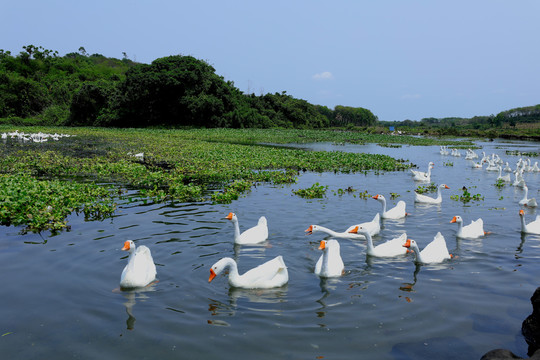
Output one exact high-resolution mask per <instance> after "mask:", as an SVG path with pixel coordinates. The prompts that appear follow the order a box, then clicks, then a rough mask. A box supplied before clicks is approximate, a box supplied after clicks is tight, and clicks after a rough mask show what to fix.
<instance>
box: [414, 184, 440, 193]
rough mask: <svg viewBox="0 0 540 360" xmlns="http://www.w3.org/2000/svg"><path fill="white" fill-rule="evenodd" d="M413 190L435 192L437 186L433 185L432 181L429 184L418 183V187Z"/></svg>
mask: <svg viewBox="0 0 540 360" xmlns="http://www.w3.org/2000/svg"><path fill="white" fill-rule="evenodd" d="M414 191H415V192H417V193H419V194H424V193H430V192H436V191H437V186H436V185H435V183H434V182H432V183H431V184H429V185H418V187H417V188H416V190H414Z"/></svg>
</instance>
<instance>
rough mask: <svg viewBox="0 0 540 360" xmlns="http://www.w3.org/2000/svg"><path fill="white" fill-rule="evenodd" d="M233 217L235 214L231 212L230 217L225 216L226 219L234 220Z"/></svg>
mask: <svg viewBox="0 0 540 360" xmlns="http://www.w3.org/2000/svg"><path fill="white" fill-rule="evenodd" d="M233 215H234V214H233V213H232V212H230V213H229V215H227V216H225V219H227V220H232V217H233Z"/></svg>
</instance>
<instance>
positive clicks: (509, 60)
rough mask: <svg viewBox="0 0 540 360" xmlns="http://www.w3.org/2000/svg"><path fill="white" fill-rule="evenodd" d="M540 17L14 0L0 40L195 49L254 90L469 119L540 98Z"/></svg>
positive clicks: (525, 4) (417, 5)
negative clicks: (539, 19)
mask: <svg viewBox="0 0 540 360" xmlns="http://www.w3.org/2000/svg"><path fill="white" fill-rule="evenodd" d="M539 14H540V1H538V0H518V1H516V0H505V1H503V0H454V1H437V0H423V1H421V0H410V1H405V0H388V1H384V0H381V1H374V0H366V1H364V0H361V1H360V0H357V1H346V0H341V1H332V2H330V1H317V0H301V1H294V0H289V1H282V0H274V1H264V2H262V1H255V0H251V1H234V0H229V1H223V0H211V1H181V0H157V1H142V0H130V1H125V0H94V1H85V2H82V1H73V0H47V1H44V0H19V1H9V2H6V3H5V4H3V5H2V21H1V22H0V33H1V34H3V36H2V41H1V42H0V48H1V49H4V50H9V51H11V52H12V54H18V53H19V52H20V51H22V46H24V45H28V44H32V45H36V46H43V47H44V48H46V49H51V50H57V51H58V52H59V53H60V55H65V54H66V53H69V52H76V51H78V49H79V47H81V46H83V47H84V48H85V49H86V51H87V52H88V53H89V54H94V53H100V54H103V55H105V56H109V57H116V58H122V56H123V55H122V53H123V52H125V53H126V54H127V56H128V57H129V58H130V59H132V60H135V61H138V62H144V63H150V62H152V61H153V60H155V59H157V58H160V57H164V56H169V55H178V54H181V55H192V56H195V57H196V58H199V59H203V60H206V61H207V62H208V63H210V64H211V65H212V66H214V68H215V69H216V72H217V73H218V74H219V75H221V76H223V77H224V78H225V79H226V80H230V81H233V82H234V83H235V85H236V87H238V88H239V89H240V90H242V91H244V92H248V91H249V92H253V93H255V94H257V95H260V94H261V93H268V92H271V93H274V92H282V91H286V92H287V94H289V95H292V96H294V97H296V98H300V99H305V100H307V101H309V102H310V103H313V104H320V105H326V106H328V107H330V108H333V107H334V106H336V105H345V106H354V107H364V108H367V109H369V110H371V111H372V112H373V113H374V114H375V115H377V116H378V117H379V119H380V120H405V119H410V120H420V119H422V118H425V117H432V116H433V117H439V118H441V117H449V116H458V117H472V116H475V115H490V114H497V113H498V112H500V111H503V110H508V109H511V108H515V107H521V106H529V105H536V104H540V44H539V36H540V21H538V18H539Z"/></svg>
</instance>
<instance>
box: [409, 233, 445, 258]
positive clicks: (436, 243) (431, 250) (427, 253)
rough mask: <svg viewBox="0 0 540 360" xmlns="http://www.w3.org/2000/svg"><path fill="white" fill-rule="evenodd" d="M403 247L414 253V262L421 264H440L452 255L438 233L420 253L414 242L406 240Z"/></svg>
mask: <svg viewBox="0 0 540 360" xmlns="http://www.w3.org/2000/svg"><path fill="white" fill-rule="evenodd" d="M403 246H404V247H406V248H408V249H411V250H412V251H414V254H415V255H416V262H417V263H421V264H434V263H440V262H442V261H444V260H446V259H450V258H451V257H452V255H450V253H448V248H447V247H446V241H445V240H444V237H443V236H442V234H441V233H440V232H438V233H437V235H435V238H434V239H433V241H432V242H430V243H429V244H428V245H427V246H426V247H425V248H424V249H423V250H422V251H420V249H419V248H418V245H417V244H416V241H414V240H411V239H407V241H406V242H405V244H404V245H403Z"/></svg>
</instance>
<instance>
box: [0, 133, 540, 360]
mask: <svg viewBox="0 0 540 360" xmlns="http://www.w3.org/2000/svg"><path fill="white" fill-rule="evenodd" d="M479 145H481V146H483V149H482V150H483V151H486V153H488V154H491V153H494V152H495V153H497V154H499V155H500V156H501V157H502V158H503V159H504V160H505V161H509V162H510V164H511V166H512V167H513V168H515V164H516V162H517V160H518V157H517V156H510V155H506V153H505V151H506V150H509V149H520V150H527V151H536V152H540V145H539V144H538V143H516V142H514V143H504V142H486V143H479ZM302 147H306V145H302ZM308 147H309V148H311V149H314V150H327V151H334V150H337V151H352V152H373V153H385V154H388V155H391V156H393V157H396V158H404V159H408V160H410V161H411V162H413V163H415V164H418V166H419V167H420V169H421V170H426V166H427V163H428V162H429V161H433V162H435V164H436V165H435V168H434V169H433V174H432V181H434V182H435V183H437V184H441V183H445V184H447V185H448V186H449V187H450V190H446V191H444V192H443V203H442V205H440V206H420V205H415V204H414V202H413V200H414V193H413V190H414V189H416V187H417V185H418V184H417V183H414V181H413V180H412V178H411V176H410V174H409V173H407V172H396V173H383V174H374V173H373V172H370V173H368V174H333V173H323V174H315V173H305V174H303V175H302V176H301V177H300V179H299V182H298V183H297V184H293V185H290V186H283V187H276V186H268V185H262V186H258V187H256V188H254V189H253V190H252V191H251V192H250V193H249V194H248V195H246V196H245V197H243V198H241V199H240V200H238V201H236V202H234V203H233V204H230V205H211V204H208V203H173V204H158V205H142V204H128V203H124V204H122V206H121V207H120V210H119V212H118V216H116V217H115V218H114V219H112V220H107V221H103V222H84V220H83V219H82V218H81V217H77V216H75V215H74V216H73V217H71V218H70V219H69V221H70V224H71V225H72V231H70V232H65V233H62V234H59V235H56V236H50V235H41V236H40V235H39V234H29V235H24V236H22V235H19V230H20V229H18V228H13V227H2V228H0V231H1V234H0V235H1V236H0V271H1V273H2V275H3V280H4V281H3V286H2V288H1V290H0V292H1V293H0V319H2V320H1V322H0V335H2V336H1V337H0V348H1V349H2V350H1V351H2V355H3V357H5V358H6V359H8V358H10V359H31V358H32V359H33V358H35V359H37V358H54V359H74V358H76V359H95V358H103V359H108V358H111V359H112V358H114V359H128V358H129V359H132V358H133V359H211V358H220V359H273V360H275V359H318V358H325V359H352V358H355V359H359V358H361V359H427V358H431V359H434V358H437V359H456V358H463V359H479V358H480V357H481V356H482V355H483V354H484V353H486V352H487V351H489V350H491V349H494V348H507V349H509V350H511V351H513V352H514V353H516V354H518V355H520V356H526V353H527V345H526V343H525V340H524V338H523V337H522V335H521V323H522V321H523V320H524V319H525V317H526V316H527V315H528V314H530V313H531V311H532V308H531V304H530V300H529V298H530V296H531V295H532V293H533V292H534V290H535V289H536V288H537V287H538V286H540V262H539V258H540V237H539V236H535V235H522V234H521V233H520V223H519V215H518V212H519V209H520V206H519V205H518V201H519V200H520V199H521V198H522V197H523V191H522V190H521V189H516V188H514V187H513V186H511V185H507V186H505V187H504V188H502V189H498V188H496V187H495V186H494V185H493V184H494V183H495V180H496V178H497V175H498V173H496V172H493V173H491V172H486V171H485V170H476V169H472V168H471V167H470V162H469V161H466V160H464V155H465V154H464V151H462V154H463V157H461V158H454V157H451V156H444V157H443V156H441V155H440V154H439V148H438V147H412V146H403V147H401V148H383V147H378V146H376V145H364V146H361V145H357V146H353V145H346V146H335V145H332V144H314V145H309V146H308ZM482 150H480V151H482ZM480 151H478V152H480ZM532 160H533V163H534V161H537V160H538V159H537V158H533V159H532ZM449 162H451V163H453V166H448V165H449V164H448V163H449ZM445 163H446V164H447V165H446V166H445V165H444V164H445ZM525 179H526V181H527V184H528V186H529V196H530V197H537V198H538V197H540V194H539V193H538V190H539V189H540V186H539V185H540V181H539V180H540V174H533V173H527V174H526V175H525ZM315 182H319V183H320V184H323V185H328V186H329V189H328V192H327V197H326V198H324V199H318V200H306V199H302V198H300V197H297V196H294V195H293V194H292V190H293V189H298V188H305V187H309V186H311V185H312V184H313V183H315ZM349 186H351V187H353V188H355V189H357V190H359V191H364V190H367V191H368V193H369V194H371V195H374V194H376V193H381V194H383V195H385V196H386V198H389V197H390V193H397V194H399V195H400V196H399V198H398V199H396V200H394V201H390V204H389V206H392V204H393V203H395V202H397V201H398V200H404V201H405V202H406V203H407V211H408V212H409V213H411V216H410V217H407V218H406V219H404V220H399V221H396V220H387V221H383V223H382V231H381V234H380V235H378V236H377V237H375V238H374V241H375V243H378V242H382V241H385V240H388V239H391V238H393V237H396V236H398V235H399V234H401V233H403V232H406V233H407V235H408V237H410V238H412V239H415V240H417V242H418V243H419V246H420V248H423V247H424V246H425V245H426V244H427V243H429V242H430V241H431V240H432V239H433V237H434V235H435V234H436V233H437V232H438V231H440V232H441V233H442V234H443V235H444V237H445V238H446V241H447V245H448V248H449V250H450V252H451V253H453V254H454V256H455V257H454V258H453V259H452V260H450V261H447V262H444V263H442V264H439V265H426V266H416V265H415V264H414V263H413V261H412V256H411V255H408V256H404V257H400V258H394V259H380V258H366V254H365V244H364V242H362V241H355V240H346V239H340V240H339V242H340V244H341V254H342V257H343V260H344V262H345V267H346V274H345V275H344V276H342V277H341V278H338V279H332V280H321V279H319V278H318V277H317V276H315V275H314V274H313V269H314V266H315V262H316V261H317V259H318V257H319V256H320V251H319V250H317V247H318V242H319V241H320V240H321V239H323V237H324V235H323V234H314V235H311V236H306V235H305V234H304V230H305V229H306V228H307V227H308V226H309V225H310V224H319V225H323V226H326V227H329V228H332V229H335V230H339V231H342V230H344V229H346V228H347V227H348V226H350V225H352V224H356V223H359V222H364V221H369V220H371V219H372V218H373V216H374V215H375V213H376V212H379V211H380V210H381V205H380V204H379V203H378V202H377V201H375V200H373V199H371V198H368V199H361V198H359V197H358V196H356V197H355V196H353V195H352V194H345V195H342V196H340V195H337V194H335V193H334V192H335V191H337V189H340V188H341V189H345V188H347V187H349ZM463 186H467V187H468V188H469V191H470V192H471V194H476V193H479V194H482V195H483V196H484V197H485V200H484V201H476V202H474V201H473V202H470V203H468V204H463V203H462V202H458V201H454V200H451V199H450V196H451V195H454V194H458V195H459V194H461V193H462V192H461V188H462V187H463ZM229 211H234V212H236V213H237V215H238V217H239V220H240V228H241V230H243V229H246V228H247V227H250V226H253V225H254V224H255V223H256V221H257V219H258V218H259V216H261V215H264V216H266V217H267V219H268V224H269V233H270V236H269V240H268V241H267V243H266V244H263V245H261V246H243V247H235V246H234V245H233V227H232V224H231V223H230V222H229V221H227V220H224V219H223V218H224V217H225V216H226V215H227V213H228V212H229ZM525 213H526V219H527V222H529V221H532V220H533V219H534V217H536V214H537V210H531V209H525ZM454 215H461V216H462V217H463V218H464V221H465V223H466V224H468V223H470V221H471V220H475V219H477V218H479V217H481V218H482V219H483V220H484V228H485V230H487V231H490V232H491V233H492V234H490V235H488V236H486V237H484V238H482V239H479V240H460V239H457V238H456V237H455V233H456V228H457V226H456V224H450V220H451V219H452V217H453V216H454ZM127 239H133V240H135V242H136V243H137V244H138V245H147V246H148V247H150V248H151V250H152V254H153V256H154V261H155V263H156V265H157V271H158V278H159V282H158V283H157V284H155V285H154V286H152V287H151V288H148V289H145V290H144V291H131V292H129V291H119V290H118V282H119V278H120V273H121V271H122V269H123V267H124V266H125V264H126V261H127V259H126V257H125V255H126V254H125V253H124V252H122V251H120V248H121V247H122V244H123V242H124V241H125V240H127ZM277 255H283V257H284V259H285V262H286V264H287V265H288V267H289V276H290V281H289V284H288V285H287V286H285V287H283V288H280V289H273V290H250V291H248V290H231V289H229V285H228V283H227V278H226V276H225V275H223V274H222V275H220V276H218V277H217V278H216V279H215V280H214V281H213V282H212V283H208V275H209V268H210V266H211V265H212V264H213V263H214V262H216V261H217V260H219V259H220V258H221V257H224V256H230V257H233V258H235V259H236V260H237V261H238V262H239V269H240V272H244V271H246V270H248V269H250V268H252V267H254V266H256V265H258V264H260V263H262V262H264V261H266V260H269V259H271V258H273V257H275V256H277Z"/></svg>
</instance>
